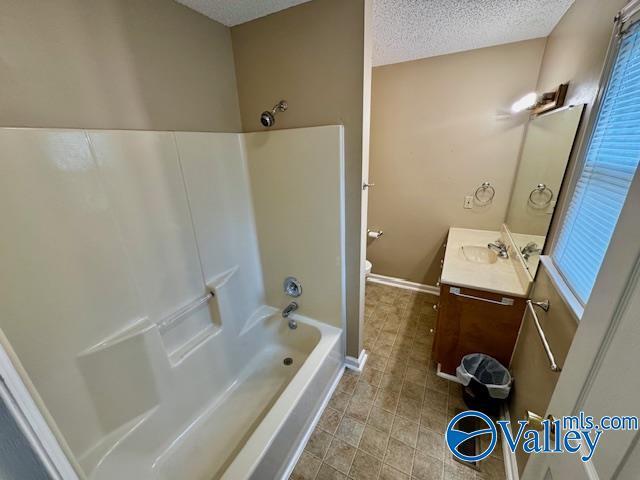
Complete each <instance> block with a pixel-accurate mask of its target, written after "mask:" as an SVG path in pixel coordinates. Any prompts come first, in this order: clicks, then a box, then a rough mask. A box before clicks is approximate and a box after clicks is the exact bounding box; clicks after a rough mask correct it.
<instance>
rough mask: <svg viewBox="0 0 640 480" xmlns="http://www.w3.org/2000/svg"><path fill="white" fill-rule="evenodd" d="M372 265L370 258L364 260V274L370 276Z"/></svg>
mask: <svg viewBox="0 0 640 480" xmlns="http://www.w3.org/2000/svg"><path fill="white" fill-rule="evenodd" d="M371 267H373V265H372V264H371V262H370V261H369V260H365V261H364V276H365V277H368V276H369V275H370V274H371Z"/></svg>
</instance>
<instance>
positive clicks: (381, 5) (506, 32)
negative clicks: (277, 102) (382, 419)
mask: <svg viewBox="0 0 640 480" xmlns="http://www.w3.org/2000/svg"><path fill="white" fill-rule="evenodd" d="M177 1H178V2H179V3H182V4H183V5H186V6H187V7H190V8H192V9H194V10H196V11H198V12H200V13H202V14H204V15H206V16H207V17H209V18H212V19H214V20H216V21H218V22H220V23H222V24H224V25H227V26H228V27H231V26H234V25H238V24H240V23H244V22H248V21H250V20H254V19H256V18H259V17H264V16H265V15H269V14H270V13H274V12H277V11H280V10H284V9H286V8H289V7H292V6H294V5H299V4H301V3H305V2H307V1H309V0H177ZM343 1H349V0H343ZM573 2H574V0H373V40H374V47H373V64H374V65H375V66H378V65H387V64H390V63H398V62H406V61H408V60H416V59H419V58H426V57H433V56H436V55H444V54H446V53H453V52H461V51H464V50H472V49H474V48H482V47H489V46H492V45H500V44H502V43H510V42H517V41H520V40H527V39H531V38H539V37H546V36H547V35H549V33H550V32H551V30H552V29H553V27H554V26H555V25H556V24H557V23H558V21H559V20H560V18H561V17H562V15H563V14H564V13H565V12H566V11H567V9H568V8H569V7H570V6H571V4H572V3H573Z"/></svg>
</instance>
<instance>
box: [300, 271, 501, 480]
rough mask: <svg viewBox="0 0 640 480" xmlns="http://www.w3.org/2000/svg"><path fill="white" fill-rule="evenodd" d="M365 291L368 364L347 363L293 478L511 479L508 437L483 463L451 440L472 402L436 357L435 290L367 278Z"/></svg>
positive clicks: (399, 479) (376, 479)
mask: <svg viewBox="0 0 640 480" xmlns="http://www.w3.org/2000/svg"><path fill="white" fill-rule="evenodd" d="M365 299H366V300H365V322H364V323H365V331H364V348H365V349H366V350H367V352H368V354H369V358H368V359H367V363H366V365H365V368H364V371H363V372H362V373H360V374H356V373H355V372H353V371H351V370H349V369H345V372H344V375H343V376H342V379H341V380H340V383H339V384H338V387H337V388H336V391H335V392H334V394H333V396H332V397H331V400H330V401H329V404H328V405H327V407H326V409H325V410H324V412H323V413H322V416H321V417H320V421H319V422H318V425H317V427H316V428H315V430H314V431H313V433H312V435H311V437H310V438H309V441H308V442H307V445H306V446H305V448H304V452H303V453H302V456H301V457H300V459H299V460H298V463H297V464H296V466H295V468H294V470H293V473H292V474H291V477H290V478H291V480H330V479H331V480H346V479H351V480H442V479H446V480H504V479H505V472H504V463H503V459H502V450H501V449H500V448H499V445H500V442H498V446H497V447H496V449H495V450H494V452H493V453H492V455H491V456H490V457H488V458H487V459H486V460H483V461H482V462H481V464H480V469H479V471H478V470H475V469H472V468H470V467H468V466H465V465H461V464H460V463H458V462H456V461H454V460H453V458H452V456H451V454H450V453H449V451H448V449H447V448H446V445H445V441H444V431H445V428H446V425H447V423H448V421H449V419H450V418H452V417H453V416H454V415H455V414H456V413H457V411H458V410H459V409H466V407H465V406H464V402H463V400H462V392H461V387H460V385H458V384H455V383H453V382H449V381H447V380H444V379H442V378H440V377H438V376H437V375H436V367H435V364H434V363H433V362H432V361H431V346H432V343H433V334H432V330H431V329H433V328H434V326H435V319H436V316H435V311H434V309H433V305H434V302H435V298H434V297H433V296H431V295H427V294H421V293H416V292H412V291H409V290H403V289H399V288H394V287H387V286H382V285H377V284H372V283H367V287H366V295H365Z"/></svg>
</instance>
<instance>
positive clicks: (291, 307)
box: [282, 302, 298, 330]
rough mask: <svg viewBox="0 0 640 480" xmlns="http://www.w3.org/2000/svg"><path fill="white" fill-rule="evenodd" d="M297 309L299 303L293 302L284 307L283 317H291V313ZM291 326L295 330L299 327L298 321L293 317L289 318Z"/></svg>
mask: <svg viewBox="0 0 640 480" xmlns="http://www.w3.org/2000/svg"><path fill="white" fill-rule="evenodd" d="M296 310H298V303H297V302H291V303H290V304H289V305H287V306H286V307H284V310H282V318H289V315H291V314H292V313H293V312H295V311H296ZM289 328H290V329H291V330H295V329H296V328H298V322H296V321H295V320H294V319H293V318H289Z"/></svg>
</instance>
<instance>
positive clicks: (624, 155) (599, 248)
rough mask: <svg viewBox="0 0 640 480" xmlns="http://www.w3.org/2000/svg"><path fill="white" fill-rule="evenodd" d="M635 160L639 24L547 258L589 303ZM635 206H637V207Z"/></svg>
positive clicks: (621, 57)
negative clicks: (555, 241)
mask: <svg viewBox="0 0 640 480" xmlns="http://www.w3.org/2000/svg"><path fill="white" fill-rule="evenodd" d="M638 160H640V23H636V24H634V25H632V26H631V27H630V28H629V29H628V30H627V32H626V33H625V35H624V37H623V39H622V41H621V44H620V49H619V51H618V54H617V58H616V60H615V63H614V66H613V69H612V71H611V78H610V79H609V83H608V85H607V87H606V90H605V94H604V96H603V100H602V104H601V107H600V111H599V112H598V114H597V118H596V123H595V127H594V130H593V133H592V135H591V138H590V139H589V146H588V148H587V153H586V158H585V165H584V168H583V170H582V172H581V174H580V177H579V180H578V182H577V185H576V189H575V191H574V193H573V198H572V199H571V202H570V204H569V208H568V210H567V214H566V216H565V218H564V221H563V224H562V227H561V230H560V235H559V237H558V242H557V244H556V247H555V248H554V251H553V253H552V257H553V259H554V262H555V264H556V266H557V267H558V269H559V270H560V271H561V273H562V274H563V276H564V277H565V279H566V281H567V282H568V284H569V285H570V286H571V288H572V289H573V291H574V293H575V294H576V295H577V296H578V298H579V299H580V301H581V302H582V303H583V304H584V303H586V302H587V300H588V299H589V295H590V294H591V290H592V289H593V284H594V282H595V279H596V276H597V274H598V271H599V270H600V265H601V264H602V260H603V258H604V255H605V253H606V251H607V247H608V245H609V241H610V240H611V235H612V234H613V230H614V228H615V226H616V223H617V221H618V216H619V215H620V211H621V210H622V205H623V204H624V201H625V198H626V196H627V192H628V191H629V186H630V184H631V180H632V179H633V176H634V174H635V171H636V167H637V166H638ZM639 208H640V206H639Z"/></svg>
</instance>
